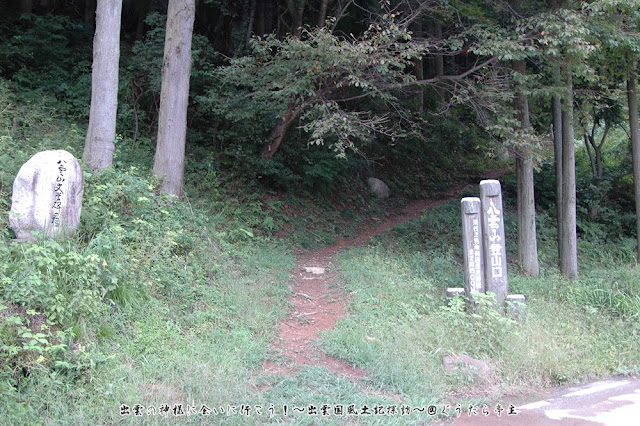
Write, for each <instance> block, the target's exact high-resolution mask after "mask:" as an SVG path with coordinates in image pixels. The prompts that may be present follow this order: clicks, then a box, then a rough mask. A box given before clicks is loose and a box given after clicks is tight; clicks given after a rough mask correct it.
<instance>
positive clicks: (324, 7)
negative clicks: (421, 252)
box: [318, 0, 329, 28]
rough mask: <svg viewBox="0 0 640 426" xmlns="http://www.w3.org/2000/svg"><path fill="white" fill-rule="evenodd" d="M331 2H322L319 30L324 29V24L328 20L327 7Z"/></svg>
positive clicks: (319, 14)
mask: <svg viewBox="0 0 640 426" xmlns="http://www.w3.org/2000/svg"><path fill="white" fill-rule="evenodd" d="M328 5H329V0H322V1H321V2H320V11H319V13H318V28H324V22H325V21H326V20H327V6H328Z"/></svg>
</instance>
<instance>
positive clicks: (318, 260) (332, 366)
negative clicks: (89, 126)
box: [262, 167, 509, 381]
mask: <svg viewBox="0 0 640 426" xmlns="http://www.w3.org/2000/svg"><path fill="white" fill-rule="evenodd" d="M508 170H509V168H508V167H507V168H504V169H500V170H496V171H493V172H490V173H487V175H486V177H485V179H497V178H498V177H500V176H502V175H504V174H505V173H506V172H507V171H508ZM469 185H470V183H468V182H467V183H462V184H458V185H456V186H455V187H453V188H450V189H449V190H447V191H446V192H444V193H441V194H438V196H436V197H433V198H429V199H420V200H415V201H412V202H410V203H409V204H407V205H405V206H402V207H398V208H395V209H392V210H390V211H388V212H387V213H386V214H385V216H384V217H371V218H370V220H369V222H368V223H367V224H365V225H364V229H362V231H361V232H360V233H359V234H358V236H356V237H354V238H346V239H341V240H338V241H337V242H336V243H335V244H332V245H328V246H326V247H323V248H320V249H317V250H310V251H306V252H303V253H300V254H298V255H297V256H296V266H295V268H294V270H293V274H294V282H293V284H292V291H291V298H290V304H291V306H292V307H291V309H290V311H289V317H288V318H287V319H286V320H284V321H282V322H281V323H280V324H279V332H278V337H277V340H276V343H275V344H274V346H273V347H272V350H271V352H272V353H273V354H274V356H273V357H272V358H276V359H277V362H276V361H273V360H267V361H266V362H265V363H264V364H263V366H262V370H263V372H265V373H268V374H276V375H288V376H291V375H294V374H296V373H298V372H299V371H300V368H302V367H306V366H319V367H325V368H327V369H328V370H329V371H331V372H332V373H334V374H336V375H338V376H344V377H346V378H349V379H350V380H351V381H360V380H362V379H364V378H365V377H366V372H365V371H363V370H361V369H359V368H357V367H354V366H352V365H349V364H347V363H345V362H344V361H342V360H340V359H337V358H333V357H330V356H328V355H326V354H325V353H323V352H322V351H321V350H320V349H318V348H317V347H316V346H314V344H313V342H314V340H316V339H317V338H318V337H319V334H320V333H321V332H323V331H326V330H329V329H331V328H332V327H333V326H334V325H335V324H336V323H337V322H338V320H340V318H342V317H343V316H344V315H346V311H345V310H346V305H347V303H348V295H347V294H346V293H345V291H344V290H343V289H342V288H341V287H340V286H339V285H338V284H337V283H336V276H337V275H338V274H339V272H340V271H339V265H338V264H337V262H335V261H334V258H335V256H336V255H337V254H338V253H340V252H341V251H342V250H344V249H348V248H351V247H357V246H362V245H365V244H367V243H368V242H369V241H370V240H371V238H373V237H375V236H377V235H381V234H384V233H386V232H388V231H389V230H390V229H391V228H393V227H394V226H396V225H398V224H400V223H403V222H406V221H408V220H411V219H414V218H418V217H420V216H422V215H423V214H424V213H425V211H427V210H429V209H433V208H435V207H437V206H439V205H441V204H444V203H446V202H447V201H450V200H452V199H456V198H459V197H460V194H461V193H462V192H463V190H464V189H465V188H466V187H467V186H469Z"/></svg>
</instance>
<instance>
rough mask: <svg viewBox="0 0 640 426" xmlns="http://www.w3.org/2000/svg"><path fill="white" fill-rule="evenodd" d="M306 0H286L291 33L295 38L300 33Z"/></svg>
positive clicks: (298, 36)
mask: <svg viewBox="0 0 640 426" xmlns="http://www.w3.org/2000/svg"><path fill="white" fill-rule="evenodd" d="M305 2H306V0H287V8H288V9H289V14H290V15H291V19H292V24H291V34H293V36H294V37H295V38H300V36H301V35H302V18H303V16H304V7H305Z"/></svg>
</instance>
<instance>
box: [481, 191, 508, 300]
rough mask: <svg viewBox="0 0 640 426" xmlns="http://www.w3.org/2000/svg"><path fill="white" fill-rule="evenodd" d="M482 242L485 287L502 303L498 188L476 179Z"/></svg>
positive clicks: (504, 264) (503, 267)
mask: <svg viewBox="0 0 640 426" xmlns="http://www.w3.org/2000/svg"><path fill="white" fill-rule="evenodd" d="M480 204H481V208H482V242H483V245H484V264H485V286H486V287H485V289H486V291H487V292H492V293H494V294H495V295H496V301H497V302H498V305H500V306H502V305H503V303H504V300H505V299H506V298H507V294H508V293H509V282H508V280H507V250H506V245H505V238H504V220H503V211H502V189H501V187H500V182H499V181H497V180H493V179H491V180H483V181H481V182H480Z"/></svg>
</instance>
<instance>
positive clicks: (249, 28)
mask: <svg viewBox="0 0 640 426" xmlns="http://www.w3.org/2000/svg"><path fill="white" fill-rule="evenodd" d="M255 16H256V0H252V1H251V6H250V10H249V20H248V22H247V34H246V36H245V40H244V47H245V49H249V41H251V34H253V21H254V19H255Z"/></svg>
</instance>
